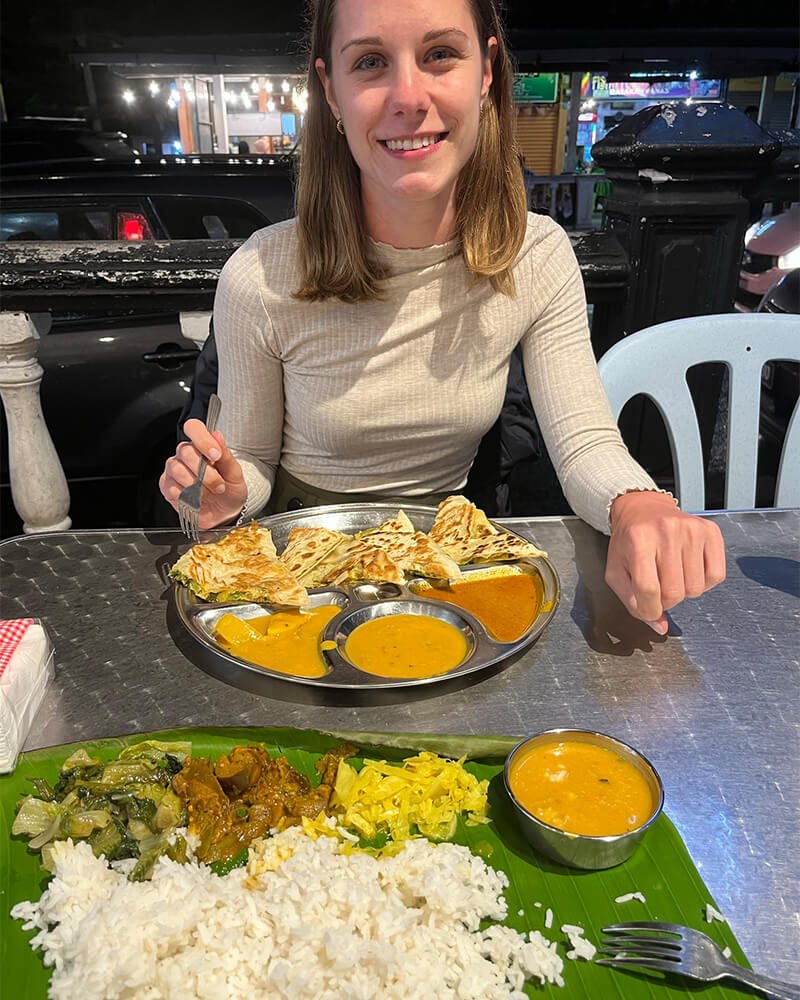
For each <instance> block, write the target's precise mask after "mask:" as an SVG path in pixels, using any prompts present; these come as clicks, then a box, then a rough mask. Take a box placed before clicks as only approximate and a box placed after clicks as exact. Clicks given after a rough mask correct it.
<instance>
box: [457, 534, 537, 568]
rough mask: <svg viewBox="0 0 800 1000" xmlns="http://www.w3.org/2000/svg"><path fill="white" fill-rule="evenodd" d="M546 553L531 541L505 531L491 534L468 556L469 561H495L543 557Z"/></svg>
mask: <svg viewBox="0 0 800 1000" xmlns="http://www.w3.org/2000/svg"><path fill="white" fill-rule="evenodd" d="M546 556H547V553H546V552H544V551H542V549H538V548H537V547H536V546H535V545H533V544H532V543H531V542H526V541H525V539H524V538H519V537H518V536H517V535H509V534H508V533H507V532H505V531H501V532H499V533H498V534H495V535H491V536H490V537H489V538H487V539H486V540H485V541H483V542H480V543H479V545H478V547H477V548H476V549H475V550H474V551H473V553H472V555H471V556H470V562H473V563H479V562H495V561H497V560H498V559H535V558H537V557H545V558H546Z"/></svg>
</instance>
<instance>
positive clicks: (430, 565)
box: [402, 531, 461, 580]
mask: <svg viewBox="0 0 800 1000" xmlns="http://www.w3.org/2000/svg"><path fill="white" fill-rule="evenodd" d="M402 565H403V569H405V570H406V571H407V572H409V573H419V575H420V576H429V577H434V578H435V579H437V580H457V579H458V577H460V576H461V570H460V569H459V568H458V563H457V562H456V561H455V559H453V558H452V556H449V555H448V554H447V553H446V552H445V551H444V549H441V548H439V546H438V545H437V544H436V542H434V541H433V539H432V538H429V537H428V536H427V535H426V534H424V533H423V532H421V531H416V532H414V544H413V545H412V546H411V548H410V549H409V550H408V552H406V554H405V556H404V558H403V564H402Z"/></svg>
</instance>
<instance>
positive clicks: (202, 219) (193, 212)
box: [152, 195, 270, 240]
mask: <svg viewBox="0 0 800 1000" xmlns="http://www.w3.org/2000/svg"><path fill="white" fill-rule="evenodd" d="M152 202H153V205H154V206H155V209H156V211H157V212H158V214H159V216H160V218H161V221H162V223H163V224H164V227H165V228H166V230H167V232H168V233H169V235H170V238H171V239H173V240H226V239H236V238H239V237H241V238H245V237H247V236H249V235H250V234H251V233H253V232H255V231H256V229H261V228H263V227H264V226H267V225H269V221H270V220H269V219H265V218H264V216H263V215H262V214H261V213H260V212H259V211H257V210H256V209H255V208H253V206H252V205H249V204H247V202H241V201H236V200H234V199H232V198H192V197H184V196H182V195H181V196H176V197H173V198H169V197H165V196H163V195H156V196H154V197H153V198H152Z"/></svg>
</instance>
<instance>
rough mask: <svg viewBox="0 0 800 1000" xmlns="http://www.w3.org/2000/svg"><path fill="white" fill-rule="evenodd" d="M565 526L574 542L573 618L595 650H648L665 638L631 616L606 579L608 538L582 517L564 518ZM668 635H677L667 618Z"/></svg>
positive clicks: (625, 653) (622, 652)
mask: <svg viewBox="0 0 800 1000" xmlns="http://www.w3.org/2000/svg"><path fill="white" fill-rule="evenodd" d="M564 524H565V527H566V528H567V530H568V531H569V533H570V535H571V536H572V540H573V542H574V546H575V565H576V568H577V571H578V583H577V586H576V588H575V599H574V601H573V604H572V610H571V612H570V614H571V615H572V620H573V621H574V622H575V624H576V625H577V626H578V628H580V630H581V632H582V633H583V635H584V638H585V639H586V641H587V643H588V644H589V645H590V646H591V648H592V649H594V650H595V651H596V652H598V653H611V654H612V655H614V656H632V655H633V653H634V652H635V651H636V650H642V651H643V652H645V653H647V652H649V651H650V650H652V649H653V647H654V646H657V645H661V644H662V643H664V642H666V639H667V636H663V635H658V633H657V632H654V631H653V630H652V629H651V628H650V626H649V625H645V623H644V622H641V621H639V620H638V619H637V618H633V617H632V616H631V615H630V614H629V613H628V611H627V609H626V608H625V605H624V604H623V603H622V601H620V599H619V598H618V597H617V595H616V594H615V593H614V591H613V590H612V589H611V588H610V587H609V586H608V584H607V583H606V581H605V569H606V554H607V552H608V538H607V537H606V536H605V535H601V534H600V532H599V531H595V530H594V528H591V527H589V525H588V524H586V523H585V522H583V521H579V520H573V519H569V520H565V522H564ZM667 618H668V620H669V635H672V636H675V635H680V634H681V631H680V629H679V628H678V626H677V625H676V624H675V623H674V622H673V621H672V619H671V618H669V615H667Z"/></svg>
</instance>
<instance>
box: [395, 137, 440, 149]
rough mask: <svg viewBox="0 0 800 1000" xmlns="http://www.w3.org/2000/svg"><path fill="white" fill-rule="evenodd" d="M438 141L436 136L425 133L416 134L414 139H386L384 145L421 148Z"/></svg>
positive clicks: (398, 147)
mask: <svg viewBox="0 0 800 1000" xmlns="http://www.w3.org/2000/svg"><path fill="white" fill-rule="evenodd" d="M437 141H438V136H435V135H425V136H416V137H415V138H414V139H387V140H386V145H387V146H388V147H389V149H395V150H398V149H422V148H423V147H424V146H432V145H433V144H434V143H435V142H437Z"/></svg>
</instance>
